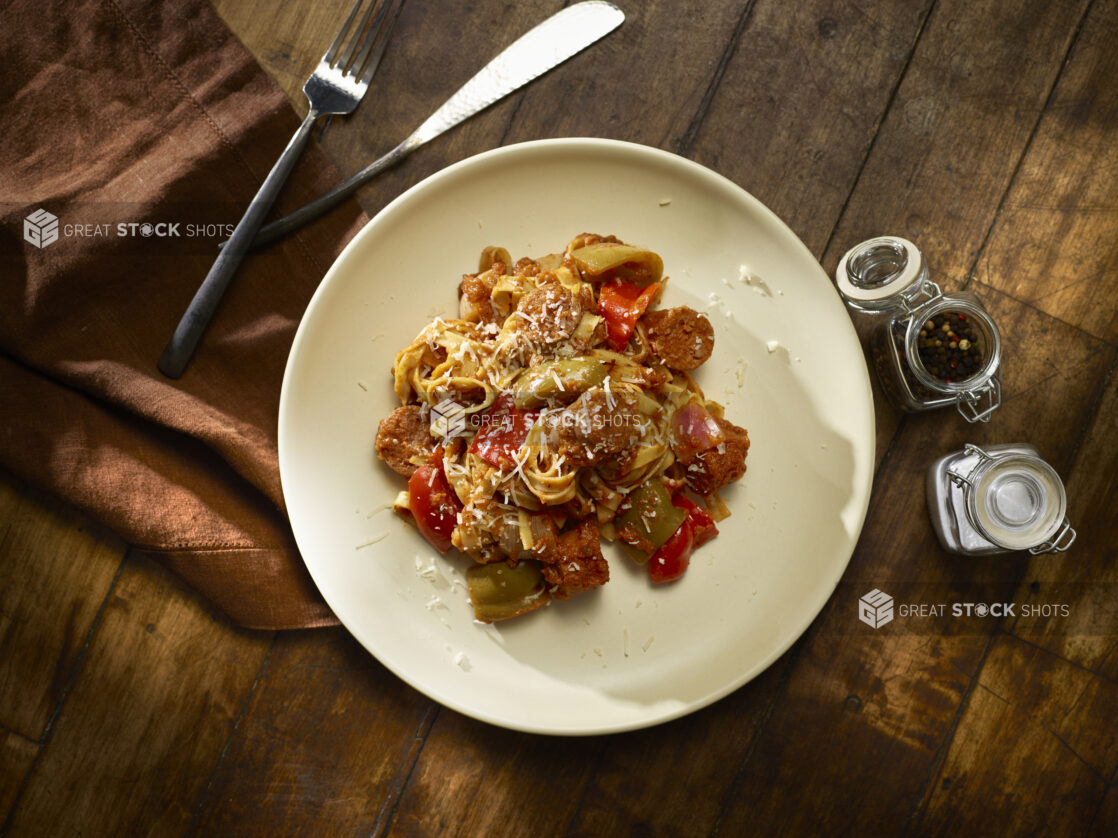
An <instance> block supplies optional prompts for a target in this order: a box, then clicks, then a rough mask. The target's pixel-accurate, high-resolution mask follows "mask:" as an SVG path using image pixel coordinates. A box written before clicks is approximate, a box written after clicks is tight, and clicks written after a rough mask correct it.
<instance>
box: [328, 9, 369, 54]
mask: <svg viewBox="0 0 1118 838" xmlns="http://www.w3.org/2000/svg"><path fill="white" fill-rule="evenodd" d="M363 2H364V0H357V2H356V3H354V4H353V8H352V9H350V10H349V15H347V16H346V19H345V23H343V24H342V28H341V29H339V30H338V37H336V38H335V39H334V43H332V44H330V49H328V50H326V54H325V55H323V56H322V60H323V62H325V63H326V64H333V63H334V56H335V55H337V54H338V48H339V47H340V46H341V45H342V42H343V41H345V36H346V33H347V32H348V31H349V27H350V24H352V23H353V19H354V18H355V17H357V10H358V9H360V8H361V4H362V3H363Z"/></svg>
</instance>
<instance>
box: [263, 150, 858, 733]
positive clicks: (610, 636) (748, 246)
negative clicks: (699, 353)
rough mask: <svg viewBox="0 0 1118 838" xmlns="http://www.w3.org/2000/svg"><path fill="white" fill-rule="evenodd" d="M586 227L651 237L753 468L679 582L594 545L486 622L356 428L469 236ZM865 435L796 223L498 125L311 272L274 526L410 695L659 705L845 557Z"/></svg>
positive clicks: (740, 648) (828, 589) (721, 684)
mask: <svg viewBox="0 0 1118 838" xmlns="http://www.w3.org/2000/svg"><path fill="white" fill-rule="evenodd" d="M584 231H589V232H598V233H603V234H605V233H612V234H615V235H617V236H618V237H620V238H621V239H622V240H624V241H628V242H632V243H636V244H642V245H646V246H648V247H650V248H652V249H653V250H655V251H657V252H658V253H660V255H661V256H663V258H664V265H665V273H666V274H667V275H668V276H670V277H671V281H670V282H669V284H668V290H667V291H666V292H665V297H664V304H665V305H678V304H684V303H685V304H687V305H690V306H692V307H694V308H696V309H700V310H707V311H709V313H710V318H711V321H712V323H713V324H714V328H715V335H716V337H715V348H714V356H713V357H712V358H711V360H710V361H708V362H707V364H706V365H705V366H704V367H703V368H702V369H701V370H700V371H699V375H698V379H699V381H700V383H701V385H702V386H703V388H704V390H705V392H706V394H707V396H708V397H710V398H713V399H715V400H716V401H720V402H722V403H723V404H724V405H725V406H726V414H727V417H728V418H730V419H732V420H733V421H734V422H736V423H737V424H739V425H743V426H745V427H746V428H748V430H749V435H750V438H751V440H752V448H751V449H750V452H749V458H748V461H747V462H748V466H749V469H748V472H747V473H746V475H745V477H744V478H743V479H742V481H740V482H739V483H738V484H735V486H734V487H733V488H731V489H729V490H727V491H726V492H725V493H724V494H725V499H726V501H727V502H728V504H729V505H730V507H731V508H732V509H733V516H732V517H731V518H729V519H728V520H726V521H724V522H723V523H721V524H720V525H719V529H720V531H721V534H720V535H719V536H718V538H716V539H715V540H714V541H712V542H710V543H709V544H708V545H706V546H704V547H703V548H701V549H700V550H698V551H696V553H695V556H694V558H693V559H692V563H691V568H690V570H688V572H687V574H686V576H684V578H683V579H682V580H680V581H679V582H677V583H675V584H672V585H668V586H663V587H655V588H654V587H652V586H651V585H650V584H649V582H648V578H647V573H646V572H645V571H644V570H643V569H641V568H638V567H636V566H634V565H632V564H631V563H629V562H628V561H627V560H626V559H624V558H623V557H621V556H620V555H616V556H615V555H614V554H613V553H611V552H610V548H612V545H607V546H606V555H607V557H608V558H610V570H611V579H610V582H609V583H608V584H607V585H605V586H604V587H603V588H602V589H600V590H599V591H596V592H593V593H588V594H584V595H581V596H579V597H577V598H575V599H573V600H571V601H569V602H565V603H564V602H555V603H552V604H551V605H550V606H548V607H546V608H544V609H542V610H540V611H538V612H535V613H534V614H531V615H529V616H526V617H523V618H520V619H515V620H511V621H508V622H505V623H500V624H497V625H495V626H492V627H485V626H482V625H480V624H478V623H475V622H474V621H473V619H472V612H471V609H470V606H469V603H468V600H467V597H466V593H465V590H464V586H463V584H462V582H463V580H464V575H463V572H464V570H465V567H466V566H467V564H468V561H467V560H466V559H465V558H464V557H461V556H458V555H457V554H455V553H454V552H453V551H452V552H451V553H449V554H448V555H447V556H445V557H440V556H439V555H438V554H437V553H436V552H435V551H434V550H433V549H431V548H430V547H429V546H428V545H427V543H426V542H425V541H424V540H423V539H422V537H420V536H419V535H418V534H417V532H416V530H415V529H414V527H412V526H410V525H409V524H407V523H406V522H404V521H402V520H401V519H399V518H397V517H396V516H395V515H394V514H393V513H392V512H391V511H390V510H389V508H388V507H389V505H390V504H391V502H392V499H393V497H394V496H395V495H396V493H397V492H398V491H400V490H401V489H402V488H404V481H403V479H402V478H400V477H398V476H397V475H396V474H394V473H393V472H391V471H390V470H389V469H388V468H387V467H386V466H385V465H384V464H383V463H380V462H379V461H377V459H376V456H375V454H374V452H373V440H374V436H375V434H376V428H377V423H378V422H379V421H380V419H381V418H382V417H383V416H385V415H387V414H388V413H389V411H391V410H392V409H393V408H394V407H395V406H396V404H397V402H396V401H395V397H394V395H393V394H392V388H391V379H390V374H389V370H390V368H391V366H392V361H393V358H394V356H395V354H396V352H397V351H398V350H400V349H401V348H403V347H404V346H405V345H407V344H408V343H409V342H410V341H411V340H412V339H413V338H414V336H415V335H416V334H417V333H418V332H419V331H420V329H422V328H423V326H424V325H425V324H426V323H427V322H428V321H429V320H430V319H431V318H433V317H434V316H436V315H440V314H442V315H453V314H454V313H455V312H456V311H457V301H456V288H457V283H458V281H459V280H460V278H461V275H462V274H463V273H464V272H467V271H471V270H476V268H475V266H476V264H477V258H478V254H479V253H480V251H481V250H482V248H483V247H485V246H486V245H490V244H494V245H501V246H503V247H505V248H507V249H508V250H509V251H510V252H511V253H512V255H513V257H514V258H519V257H520V256H524V255H532V256H538V255H543V254H545V253H549V252H554V251H557V250H561V249H562V248H563V247H564V246H565V244H566V242H567V241H568V240H569V239H570V238H571V237H573V236H574V235H576V234H578V233H581V232H584ZM743 265H745V266H747V268H748V270H749V272H750V275H749V276H747V277H746V279H747V280H748V281H743V280H742V279H741V268H742V266H743ZM771 341H776V342H778V343H777V344H773V343H770V342H771ZM873 450H874V422H873V403H872V400H871V396H870V387H869V378H868V375H867V372H866V365H865V360H864V358H863V355H862V351H861V348H860V346H859V344H858V341H857V338H856V336H855V333H854V330H853V328H852V326H851V323H850V319H849V317H848V316H847V314H846V311H845V310H844V308H843V306H842V304H841V302H840V301H839V298H838V296H837V295H836V293H835V291H834V289H833V287H832V285H831V283H830V281H829V280H828V278H827V276H826V275H825V274H824V272H823V270H822V269H821V268H820V266H819V264H818V263H817V262H816V261H815V259H814V258H813V257H812V255H811V254H810V253H809V252H808V250H807V249H806V248H805V247H804V245H803V244H802V243H801V242H800V241H799V239H797V238H796V236H795V235H794V234H793V233H792V232H791V231H790V230H789V229H788V228H787V227H786V226H785V225H784V224H783V223H781V221H780V220H779V219H777V218H776V217H775V216H774V215H773V214H772V213H771V212H770V211H769V210H768V209H766V208H765V207H764V206H763V205H762V204H760V203H759V202H758V201H757V200H756V199H754V198H753V197H751V196H750V195H749V194H747V193H746V192H744V191H743V190H742V189H740V188H739V187H737V186H735V185H734V184H733V183H731V182H730V181H728V180H726V179H725V178H723V177H721V176H719V175H717V174H714V173H713V172H711V171H709V170H708V169H705V168H703V167H701V166H699V165H696V164H694V163H691V162H688V161H687V160H684V159H682V158H680V157H677V156H675V155H672V154H668V153H666V152H663V151H658V150H655V149H651V148H647V147H644V146H637V145H631V144H627V143H619V142H613V141H606V140H588V139H568V140H550V141H541V142H532V143H524V144H522V145H514V146H508V147H505V148H501V149H498V150H496V151H492V152H488V153H486V154H481V155H479V156H477V157H473V158H471V159H469V160H466V161H463V162H462V163H459V164H457V165H454V166H451V167H449V168H448V169H446V170H444V171H442V172H439V173H438V174H436V175H434V176H433V177H430V178H428V179H427V180H425V181H424V182H423V183H421V184H419V185H418V186H416V187H414V188H413V189H410V190H409V191H408V192H407V193H405V194H404V195H402V196H401V197H399V198H398V199H396V200H395V201H393V202H392V203H391V204H390V205H389V206H388V207H386V208H385V209H384V210H383V211H382V212H381V213H380V214H379V215H377V217H376V218H374V219H373V220H372V221H371V222H369V224H368V225H367V226H366V227H365V228H364V229H363V230H362V231H361V232H360V234H358V235H357V237H356V238H354V240H353V241H352V242H351V243H350V244H349V246H348V247H347V248H346V249H345V251H344V252H343V253H342V254H341V256H339V257H338V260H337V262H336V263H335V264H334V265H333V267H332V268H331V269H330V271H329V273H328V274H327V275H326V278H325V279H324V280H323V282H322V285H321V287H320V288H319V289H318V291H317V293H316V294H315V295H314V298H313V300H312V301H311V303H310V306H309V307H308V309H307V312H306V315H305V316H304V318H303V321H302V323H301V325H300V327H299V330H298V333H297V335H296V337H295V342H294V346H293V347H292V350H291V357H290V359H289V361H288V365H287V372H286V375H285V377H284V382H283V392H282V396H281V399H280V414H279V458H280V473H281V476H282V480H283V490H284V496H285V498H286V501H287V508H288V513H289V515H290V518H291V524H292V526H293V528H294V531H295V537H296V539H297V541H298V544H299V549H300V551H301V552H302V554H303V558H304V560H305V561H306V564H307V567H308V569H309V570H310V573H311V576H312V577H313V578H314V581H315V583H316V584H317V585H318V587H319V590H321V592H322V595H323V596H324V597H325V598H326V601H327V602H328V603H329V604H330V607H331V608H333V609H334V612H335V613H336V614H337V615H338V617H339V619H340V620H341V621H342V623H343V624H344V625H345V626H346V627H347V628H348V629H349V630H350V631H351V632H352V633H353V635H354V636H355V637H356V638H357V639H358V640H359V641H360V642H361V643H362V644H363V645H364V646H365V648H367V649H368V650H369V651H370V652H371V653H372V654H373V655H375V656H376V657H377V658H378V659H379V660H380V661H381V662H382V663H383V664H384V665H385V666H387V667H388V668H389V669H391V670H392V671H393V672H395V673H396V674H397V675H399V676H400V677H401V678H403V679H404V680H405V681H407V682H408V683H409V684H411V685H412V686H414V687H415V688H416V689H418V690H420V691H422V692H423V693H425V694H427V695H428V696H430V697H431V698H433V699H435V700H437V701H439V702H441V703H443V704H445V705H446V706H448V707H452V708H454V709H455V710H458V711H460V712H462V713H465V714H467V715H469V716H473V717H475V718H478V719H483V720H485V721H488V722H492V723H493V724H497V725H502V726H504V727H508V728H513V729H517V730H526V731H534V732H541V733H558V734H590V733H603V732H610V731H620V730H629V729H633V728H639V727H644V726H647V725H651V724H655V723H658V722H663V721H666V720H668V719H672V718H675V717H678V716H681V715H683V714H685V713H688V712H690V711H693V710H695V709H698V708H700V707H703V706H705V705H707V704H709V703H710V702H712V701H714V700H716V699H718V698H720V697H722V696H724V695H726V694H727V693H729V692H731V691H732V690H734V689H735V688H737V687H739V686H741V685H742V684H744V683H745V682H747V681H748V680H749V679H751V678H753V677H754V676H755V675H757V674H758V673H759V672H761V671H762V670H764V669H765V667H767V666H768V665H769V664H771V663H772V662H773V661H774V660H775V659H776V658H777V657H779V656H780V654H781V653H782V652H784V651H785V650H786V649H787V648H788V647H789V646H790V645H791V644H792V643H793V642H794V641H795V640H796V638H798V637H799V636H800V635H801V634H802V633H803V632H804V631H805V630H806V629H807V627H808V625H809V624H810V623H811V621H812V620H813V619H814V618H815V616H816V614H818V613H819V611H820V610H821V609H822V607H823V605H824V604H825V603H826V601H827V599H828V598H829V597H830V595H831V593H832V592H833V590H834V588H835V585H836V584H837V583H838V580H839V577H840V576H841V575H842V573H843V570H844V569H845V567H846V564H847V562H848V561H849V559H850V554H851V552H852V550H853V548H854V543H855V541H856V540H857V538H858V534H859V532H860V530H861V527H862V521H863V519H864V517H865V511H866V506H867V503H868V501H869V493H870V483H871V472H872V464H873Z"/></svg>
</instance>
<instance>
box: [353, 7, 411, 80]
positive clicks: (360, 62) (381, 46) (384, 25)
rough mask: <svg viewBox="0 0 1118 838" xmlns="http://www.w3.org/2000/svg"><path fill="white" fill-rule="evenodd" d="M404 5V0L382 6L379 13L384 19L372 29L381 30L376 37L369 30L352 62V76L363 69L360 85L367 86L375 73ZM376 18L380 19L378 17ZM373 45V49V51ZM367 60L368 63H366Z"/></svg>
mask: <svg viewBox="0 0 1118 838" xmlns="http://www.w3.org/2000/svg"><path fill="white" fill-rule="evenodd" d="M403 5H404V0H387V2H385V3H384V4H383V5H382V6H381V11H382V12H384V14H385V17H384V18H383V19H381V20H380V21H379V22H378V23H374V27H376V28H377V29H379V30H381V31H379V32H378V33H377V35H379V38H378V37H377V35H374V34H373V30H370V35H371V36H372V37H369V38H367V39H366V41H365V46H364V48H363V49H362V50H361V53H360V55H358V56H357V60H356V61H354V62H353V75H355V76H356V75H357V74H358V73H359V72H361V67H362V66H364V67H365V71H364V73H362V75H361V82H360V83H361V84H362V85H367V84H368V83H369V80H370V79H371V78H372V77H373V73H375V72H376V71H377V67H378V66H380V60H381V59H382V58H383V57H384V51H385V50H386V49H387V48H388V40H389V36H390V35H391V34H392V27H393V26H394V25H395V24H396V16H397V15H398V14H399V13H400V8H401V7H402V6H403ZM378 17H380V16H379V15H378ZM374 45H375V49H374ZM370 51H372V57H369V52H370ZM366 59H368V63H366Z"/></svg>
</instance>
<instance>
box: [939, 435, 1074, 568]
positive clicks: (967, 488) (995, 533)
mask: <svg viewBox="0 0 1118 838" xmlns="http://www.w3.org/2000/svg"><path fill="white" fill-rule="evenodd" d="M927 483H928V485H927V489H928V513H929V516H930V518H931V521H932V529H934V530H935V533H936V537H937V538H938V539H939V543H940V544H941V545H942V546H943V548H944V549H945V550H948V551H950V552H952V553H960V554H963V555H969V556H982V555H989V554H993V553H1006V552H1009V551H1011V550H1028V551H1029V552H1030V553H1032V554H1034V555H1035V554H1037V553H1059V552H1063V551H1064V550H1067V549H1068V547H1070V546H1071V544H1072V542H1073V541H1075V530H1073V529H1072V528H1071V524H1070V523H1069V522H1068V519H1067V516H1066V515H1065V511H1066V506H1067V496H1066V495H1065V493H1064V484H1063V482H1062V481H1061V480H1060V476H1059V475H1058V474H1056V470H1055V469H1053V468H1052V466H1050V465H1048V463H1046V462H1045V461H1044V460H1042V459H1041V457H1040V453H1039V452H1038V451H1037V449H1036V448H1034V447H1033V446H1031V445H1027V444H1024V443H1021V444H1012V445H991V446H987V447H986V448H979V447H978V446H977V445H969V444H968V445H966V446H964V447H963V450H962V451H956V452H954V453H952V454H948V455H946V456H943V457H940V458H939V459H938V460H936V461H935V462H934V463H933V464H932V466H931V468H929V469H928V478H927Z"/></svg>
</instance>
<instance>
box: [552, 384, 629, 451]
mask: <svg viewBox="0 0 1118 838" xmlns="http://www.w3.org/2000/svg"><path fill="white" fill-rule="evenodd" d="M637 405H638V401H637V397H636V396H635V395H633V394H632V393H626V392H612V391H607V390H606V389H605V388H604V387H594V388H593V389H590V390H587V391H586V392H585V393H583V394H582V395H581V396H579V397H578V398H577V399H575V401H574V403H573V404H571V406H570V407H568V408H567V409H566V410H563V411H561V412H559V413H554V414H549V416H548V417H547V420H545V421H550V422H551V423H553V424H552V428H553V434H551V435H550V436H549V438H553V439H557V441H558V448H559V453H560V454H562V455H563V456H564V457H565V458H566V460H567V461H568V462H570V463H571V464H572V465H575V466H596V465H601V464H602V463H603V462H604V461H605V460H606V459H608V458H610V457H613V456H615V455H617V454H620V453H621V452H624V451H627V450H628V449H630V448H632V447H634V446H636V445H637V443H639V442H640V440H641V437H642V436H643V434H644V430H645V426H646V425H647V420H646V419H645V418H644V417H643V416H642V415H641V414H640V412H639V410H638V409H637Z"/></svg>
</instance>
